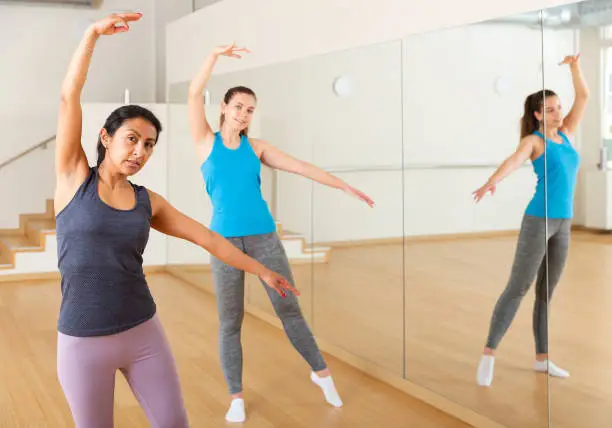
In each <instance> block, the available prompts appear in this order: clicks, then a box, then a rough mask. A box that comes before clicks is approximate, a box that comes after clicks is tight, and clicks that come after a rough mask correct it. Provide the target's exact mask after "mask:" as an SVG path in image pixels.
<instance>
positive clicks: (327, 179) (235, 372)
mask: <svg viewBox="0 0 612 428" xmlns="http://www.w3.org/2000/svg"><path fill="white" fill-rule="evenodd" d="M243 52H248V51H247V50H246V49H239V48H236V47H235V46H234V45H232V46H226V47H219V48H217V49H215V50H214V51H213V53H212V54H211V55H210V56H209V57H208V58H207V59H206V61H205V62H204V64H203V65H202V67H201V69H200V71H199V72H198V74H197V75H196V76H195V78H194V79H193V81H192V82H191V86H190V88H189V120H190V126H191V133H192V138H193V140H194V141H195V143H196V151H197V154H198V157H199V161H200V165H201V172H202V176H203V178H204V181H205V183H206V191H207V192H208V194H209V195H210V198H211V201H212V206H213V215H212V222H211V229H212V230H214V231H216V232H218V233H220V234H221V235H223V236H225V237H226V238H228V239H229V240H230V241H231V242H232V243H233V244H234V245H235V246H236V247H238V248H240V250H242V251H244V252H245V253H247V254H249V255H251V256H252V257H254V258H255V259H256V260H259V261H261V262H262V263H263V264H265V265H266V266H268V267H269V268H270V269H273V270H274V271H276V272H278V273H281V274H282V275H283V276H285V277H287V278H289V279H290V281H292V282H293V280H292V275H291V269H290V266H289V261H288V260H287V256H286V254H285V251H284V248H283V245H282V243H281V242H280V240H279V237H278V236H277V234H276V225H275V222H274V219H273V218H272V215H271V214H270V211H269V209H268V205H267V203H266V201H265V200H264V199H263V196H262V193H261V186H260V185H261V183H260V171H261V164H262V163H263V164H265V165H267V166H268V167H271V168H276V169H279V170H283V171H288V172H292V173H295V174H300V175H302V176H304V177H307V178H310V179H312V180H314V181H317V182H319V183H321V184H325V185H327V186H330V187H333V188H336V189H340V190H343V191H344V192H346V193H347V194H349V195H351V196H354V197H357V198H359V199H360V200H362V201H363V202H365V203H367V204H368V205H370V206H373V202H372V200H371V199H370V198H369V197H367V196H366V195H365V194H363V193H362V192H360V191H359V190H357V189H355V188H353V187H351V186H349V185H348V184H346V183H345V182H343V181H342V180H340V179H339V178H337V177H334V176H333V175H331V174H328V173H327V172H325V171H323V170H321V169H319V168H317V167H315V166H314V165H311V164H308V163H306V162H302V161H300V160H298V159H295V158H293V157H291V156H289V155H287V154H285V153H283V152H281V151H280V150H278V149H277V148H275V147H273V146H272V145H270V144H269V143H267V142H265V141H262V140H259V139H254V138H248V137H247V131H248V127H249V123H250V121H251V118H252V116H253V113H254V111H255V106H256V102H257V100H256V97H255V94H254V93H253V91H252V90H250V89H249V88H245V87H242V86H239V87H235V88H232V89H230V90H229V91H227V93H226V94H225V97H224V99H223V103H222V106H221V107H222V114H221V126H220V128H221V129H220V132H216V133H215V132H213V130H212V128H211V126H210V124H209V123H208V122H207V120H206V116H205V112H204V103H203V99H202V93H203V91H204V88H205V87H206V84H207V82H208V80H209V78H210V75H211V73H212V70H213V67H214V65H215V63H216V61H217V59H218V58H219V56H221V55H223V56H229V57H233V58H240V54H241V53H243ZM211 265H212V273H213V282H214V286H215V294H216V297H217V305H218V309H219V318H220V326H219V347H220V354H221V365H222V369H223V373H224V376H225V379H226V382H227V384H228V389H229V393H230V394H231V396H232V401H231V404H230V406H229V410H228V411H227V413H226V420H227V421H229V422H242V421H244V420H245V418H246V415H245V408H244V400H243V395H242V390H243V389H242V345H241V342H240V329H241V326H242V319H243V317H244V273H243V272H241V271H240V270H238V269H233V268H230V267H228V266H227V265H226V264H225V263H224V262H223V261H221V260H218V259H217V258H215V257H213V258H212V261H211ZM266 289H267V288H266ZM267 291H268V295H269V297H270V300H271V301H272V305H273V306H274V309H275V311H276V313H277V315H278V316H279V318H280V319H281V321H282V323H283V326H284V329H285V332H286V334H287V336H288V337H289V339H290V340H291V343H292V344H293V345H294V347H295V348H296V349H297V350H298V352H299V353H300V354H301V355H302V357H303V358H304V359H305V360H306V362H307V363H308V364H309V366H310V368H311V370H312V371H311V380H312V381H313V382H314V383H315V384H316V385H318V386H319V387H321V389H322V390H323V394H324V396H325V399H326V400H327V402H329V403H330V404H331V405H333V406H336V407H339V406H341V405H342V401H341V399H340V396H339V395H338V392H337V391H336V388H335V386H334V382H333V379H332V377H331V374H330V372H329V370H328V368H327V366H326V364H325V361H324V360H323V357H322V356H321V353H320V351H319V348H318V346H317V344H316V342H315V340H314V338H313V336H312V333H311V331H310V329H309V327H308V325H307V323H306V321H305V320H304V318H303V316H302V313H301V310H300V307H299V304H298V301H297V299H296V297H295V296H294V295H289V296H286V297H285V298H282V296H281V297H279V296H278V295H277V294H276V293H274V292H273V291H272V290H269V289H267Z"/></svg>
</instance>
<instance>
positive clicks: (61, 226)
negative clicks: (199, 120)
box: [55, 13, 293, 428]
mask: <svg viewBox="0 0 612 428" xmlns="http://www.w3.org/2000/svg"><path fill="white" fill-rule="evenodd" d="M140 18H141V14H135V13H127V14H118V15H111V16H109V17H107V18H105V19H103V20H101V21H99V22H96V23H95V24H92V25H91V26H90V27H89V28H88V29H87V31H86V32H85V34H84V36H83V39H82V40H81V42H80V44H79V47H78V48H77V50H76V52H75V53H74V56H73V58H72V61H71V63H70V66H69V69H68V72H67V75H66V77H65V80H64V82H63V85H62V89H61V104H60V108H59V118H58V130H57V139H56V191H55V212H56V220H57V222H56V223H57V243H58V266H59V270H60V273H61V277H62V280H61V292H62V302H61V308H60V316H59V322H58V330H59V331H58V342H57V372H58V378H59V381H60V384H61V386H62V389H63V391H64V394H65V396H66V399H67V401H68V405H69V407H70V410H71V412H72V416H73V419H74V423H75V426H76V427H77V428H112V427H113V406H114V386H115V373H116V371H117V370H120V371H121V372H122V373H123V375H124V376H125V378H126V380H127V381H128V383H129V385H130V387H131V388H132V390H133V391H134V393H135V395H136V397H137V399H138V400H139V402H140V404H141V406H142V408H143V410H144V411H145V413H146V415H147V418H148V419H149V421H150V423H151V424H152V425H153V426H156V427H175V428H179V427H181V428H184V427H187V426H188V421H187V415H186V412H185V409H184V405H183V398H182V394H181V389H180V385H179V380H178V376H177V371H176V367H175V363H174V359H173V357H172V354H171V352H170V348H169V346H168V343H167V340H166V338H165V335H164V332H163V329H162V327H161V324H160V321H159V319H158V318H157V316H156V305H155V302H154V301H153V297H152V296H151V293H150V292H149V288H148V286H147V281H146V279H145V275H144V271H143V266H142V264H143V253H144V251H145V248H146V245H147V241H148V238H149V231H150V228H151V227H153V228H154V229H156V230H158V231H160V232H162V233H164V234H167V235H171V236H175V237H179V238H182V239H185V240H188V241H190V242H192V243H194V244H197V245H199V246H201V247H202V248H204V249H206V250H208V251H210V252H211V253H212V254H213V255H214V256H215V257H217V258H219V259H221V260H223V261H224V263H227V264H228V265H231V266H234V267H235V268H236V269H242V270H245V271H247V272H251V273H253V274H255V275H258V276H259V277H260V278H261V279H262V281H264V282H265V283H266V284H268V286H270V287H271V288H273V289H274V290H277V291H278V292H281V293H284V292H285V290H293V287H292V286H291V285H290V284H289V282H288V281H287V280H286V279H285V278H283V277H282V276H281V275H279V274H277V273H276V272H274V271H272V270H271V269H269V268H267V267H265V266H264V265H263V264H261V263H259V262H257V261H255V260H254V259H252V258H251V257H248V256H247V255H245V254H244V253H243V252H241V251H239V250H237V249H236V247H235V246H233V245H232V244H230V243H229V242H228V241H227V240H226V239H224V238H222V237H221V236H220V235H218V234H216V233H213V232H211V231H210V230H208V229H207V228H206V227H204V226H203V225H201V224H199V223H197V222H196V221H194V220H192V219H191V218H189V217H186V216H185V215H183V214H181V213H180V212H178V211H177V210H176V209H175V208H174V207H172V206H171V205H170V204H169V203H168V202H167V201H166V200H165V199H164V198H163V197H161V196H160V195H158V194H156V193H154V192H152V191H150V190H148V189H146V188H144V187H142V186H137V185H135V184H132V183H131V182H130V181H129V180H128V177H130V176H132V175H134V174H136V173H138V172H139V171H140V170H141V169H142V168H143V167H144V165H145V164H146V163H147V161H148V159H149V158H150V156H151V155H152V154H153V150H154V148H155V146H156V143H157V139H158V137H159V133H160V132H161V124H160V123H159V120H158V119H157V118H156V117H155V116H154V115H153V113H151V112H150V111H149V110H147V109H144V108H142V107H139V106H124V107H121V108H119V109H117V110H115V111H114V112H113V113H112V114H111V115H110V116H109V117H108V119H107V120H106V123H105V124H104V127H103V128H102V130H101V132H100V138H99V140H98V162H97V166H96V167H90V166H89V163H88V160H87V158H86V156H85V152H84V150H83V147H82V146H81V121H82V109H81V103H80V97H81V92H82V89H83V86H84V84H85V80H86V77H87V71H88V68H89V64H90V61H91V57H92V53H93V50H94V48H95V45H96V43H97V41H98V39H99V38H100V36H103V35H113V34H116V33H121V32H125V31H128V22H133V21H137V20H139V19H140Z"/></svg>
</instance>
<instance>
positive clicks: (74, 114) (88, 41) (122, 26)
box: [55, 13, 142, 178]
mask: <svg viewBox="0 0 612 428" xmlns="http://www.w3.org/2000/svg"><path fill="white" fill-rule="evenodd" d="M141 16H142V15H141V14H139V13H131V14H118V15H111V16H108V17H106V18H104V19H102V20H101V21H98V22H96V23H95V24H92V25H91V26H90V27H89V28H88V29H87V30H86V31H85V34H84V35H83V38H82V40H81V42H80V43H79V46H78V47H77V49H76V51H75V52H74V54H73V56H72V60H71V61H70V65H69V67H68V71H67V73H66V76H65V78H64V81H63V83H62V87H61V98H60V107H59V116H58V124H57V134H56V151H55V169H56V176H57V177H58V178H70V177H72V176H73V175H74V174H75V173H79V175H82V174H86V171H87V169H88V163H87V158H86V157H85V151H84V150H83V147H82V146H81V127H82V109H81V93H82V91H83V86H85V81H86V79H87V72H88V70H89V65H90V62H91V57H92V55H93V51H94V48H95V45H96V42H97V41H98V38H99V37H100V36H101V35H111V34H117V33H123V32H126V31H128V29H129V26H128V21H136V20H138V19H140V17H141Z"/></svg>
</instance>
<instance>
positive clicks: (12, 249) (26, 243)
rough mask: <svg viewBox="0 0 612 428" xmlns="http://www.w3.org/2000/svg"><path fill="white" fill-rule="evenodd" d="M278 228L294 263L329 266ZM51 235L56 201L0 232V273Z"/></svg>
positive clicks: (318, 252)
mask: <svg viewBox="0 0 612 428" xmlns="http://www.w3.org/2000/svg"><path fill="white" fill-rule="evenodd" d="M276 224H277V230H278V235H279V237H280V238H281V242H282V243H283V246H284V247H285V250H286V252H287V256H288V257H289V259H290V261H291V262H292V263H308V262H311V261H314V262H318V263H325V262H327V260H328V255H329V251H330V249H329V248H322V247H321V248H319V247H314V248H313V247H311V246H308V245H307V244H306V240H305V239H304V237H303V236H301V235H299V234H297V233H293V232H288V231H283V228H282V225H281V224H280V223H278V222H277V223H276ZM48 235H55V214H54V209H53V200H47V209H46V211H45V213H43V214H22V215H20V216H19V227H18V228H16V229H0V270H10V269H14V268H15V267H16V258H17V257H16V256H17V254H20V253H43V252H45V250H46V247H47V245H46V241H47V239H46V237H47V236H48ZM52 263H55V261H52ZM7 273H8V272H7Z"/></svg>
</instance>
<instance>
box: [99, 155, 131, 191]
mask: <svg viewBox="0 0 612 428" xmlns="http://www.w3.org/2000/svg"><path fill="white" fill-rule="evenodd" d="M98 176H99V177H100V181H102V182H103V183H104V184H105V185H106V186H108V187H110V188H111V189H112V190H114V189H115V188H116V187H117V186H121V185H124V184H126V183H127V177H126V176H125V175H123V174H121V173H119V172H117V171H113V168H112V167H109V166H108V165H107V163H106V161H103V162H102V163H101V164H100V166H98Z"/></svg>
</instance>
